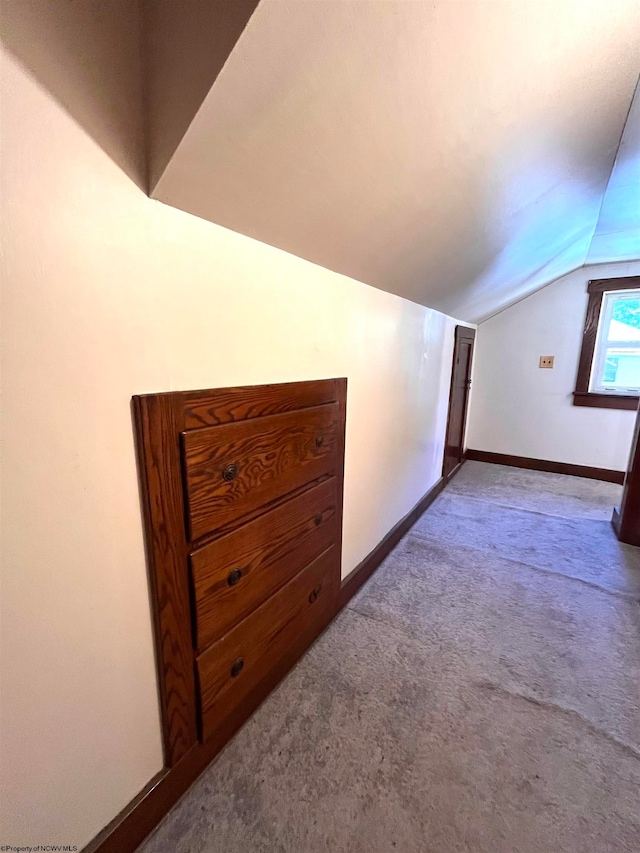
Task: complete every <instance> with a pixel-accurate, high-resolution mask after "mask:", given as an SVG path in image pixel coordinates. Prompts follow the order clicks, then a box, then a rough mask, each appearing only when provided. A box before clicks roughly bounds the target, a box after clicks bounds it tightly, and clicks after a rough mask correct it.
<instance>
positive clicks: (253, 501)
mask: <svg viewBox="0 0 640 853" xmlns="http://www.w3.org/2000/svg"><path fill="white" fill-rule="evenodd" d="M339 414H340V413H339V406H338V404H337V403H330V404H328V405H325V406H318V407H316V408H312V409H303V410H301V411H296V412H291V413H288V414H281V415H270V416H268V417H264V418H261V419H260V421H257V420H255V419H254V420H248V421H240V422H238V423H233V424H225V425H222V426H217V427H208V428H205V429H200V430H192V431H190V432H185V433H184V434H183V442H184V461H185V482H186V490H187V497H188V501H187V503H188V516H189V527H190V535H191V538H192V539H198V538H199V537H201V536H204V535H205V534H207V533H210V532H211V531H213V530H216V529H217V528H219V527H223V526H224V525H225V524H228V523H229V522H231V521H233V520H234V519H236V518H240V517H241V516H242V515H244V514H245V513H247V512H249V511H250V510H253V509H255V508H256V507H258V506H261V505H264V504H267V503H269V502H270V501H273V500H275V499H276V498H278V497H280V496H282V495H284V494H287V493H288V492H290V491H292V490H293V489H296V488H299V487H300V486H303V485H304V484H305V483H308V482H311V481H312V480H315V479H317V478H318V477H321V476H322V475H324V474H332V473H335V472H336V470H337V468H338V464H339V463H338V452H337V451H338V449H339V435H338V433H339ZM229 464H234V465H236V466H237V475H236V476H235V477H234V479H231V480H229V481H227V480H225V478H224V471H225V469H226V467H227V466H228V465H229Z"/></svg>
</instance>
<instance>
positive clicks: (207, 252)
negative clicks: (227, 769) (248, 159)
mask: <svg viewBox="0 0 640 853" xmlns="http://www.w3.org/2000/svg"><path fill="white" fill-rule="evenodd" d="M2 111H3V139H2V205H3V228H2V230H3V238H4V252H5V257H4V265H5V267H4V274H3V293H2V300H3V301H2V313H3V329H2V369H3V388H2V392H3V408H4V411H5V416H4V421H3V434H2V474H3V495H4V501H3V506H2V511H3V516H2V523H3V579H2V585H3V586H2V607H3V613H2V650H3V659H2V678H3V684H2V688H3V704H2V737H3V756H2V771H3V773H4V774H5V777H4V782H3V784H4V793H3V798H2V802H3V806H4V815H3V827H2V832H1V836H2V843H9V844H21V845H33V844H42V843H47V844H75V845H78V846H82V845H84V844H85V843H87V842H88V841H89V839H90V838H91V837H92V836H93V835H94V834H95V833H97V832H98V831H99V830H100V829H101V827H102V826H103V825H104V824H106V823H107V822H108V821H109V820H110V819H111V818H113V817H114V815H115V814H116V813H117V812H118V811H119V810H120V809H121V808H122V807H123V806H124V805H125V804H126V803H127V802H128V801H129V800H130V799H131V798H132V797H133V796H134V795H135V794H136V793H137V792H138V791H139V790H140V789H141V788H142V787H143V786H144V785H145V783H146V782H147V781H148V780H149V779H150V777H151V776H152V775H153V774H154V773H155V772H156V771H158V770H159V769H160V767H161V764H162V756H161V748H160V735H159V723H158V710H157V699H156V683H155V673H154V661H153V650H152V637H151V625H150V617H149V603H148V593H147V579H146V570H145V561H144V553H143V542H142V528H141V520H140V510H139V502H138V489H137V482H136V473H135V460H134V448H133V436H132V427H131V418H130V409H129V404H130V398H131V395H132V394H138V393H144V392H152V391H164V390H170V389H185V388H199V387H215V386H223V385H234V384H239V383H263V382H281V381H288V380H299V379H315V378H319V377H331V376H347V377H348V378H349V397H348V416H347V457H346V481H345V518H344V525H345V527H344V534H345V535H344V559H343V570H344V572H345V573H346V572H348V571H349V570H351V569H352V568H353V567H354V566H355V565H356V564H357V563H358V562H359V561H360V560H361V559H362V558H363V557H364V556H365V555H366V554H367V553H368V552H369V551H370V550H371V548H373V547H374V546H375V545H376V543H377V542H378V541H379V540H380V539H381V538H382V536H383V535H384V534H385V533H386V532H387V531H388V530H389V529H390V528H391V527H392V526H393V525H394V524H395V523H396V522H397V521H398V519H399V518H401V517H402V516H403V515H404V514H405V513H406V512H407V511H408V510H409V509H410V508H411V507H412V506H413V505H414V504H415V503H416V501H417V500H418V499H419V498H420V497H421V496H422V495H423V494H424V493H425V492H426V491H427V490H428V489H429V487H430V486H431V485H432V484H433V483H434V482H435V481H436V480H437V479H438V477H439V475H440V468H441V464H442V452H443V433H444V424H445V419H446V408H447V397H448V385H449V373H450V358H451V351H452V339H453V327H454V321H453V320H451V319H450V318H447V317H445V316H444V315H442V314H439V313H437V312H434V311H431V310H428V309H426V308H423V307H420V306H418V305H415V304H413V303H411V302H407V301H405V300H403V299H401V298H399V297H396V296H392V295H390V294H387V293H384V292H382V291H379V290H375V289H373V288H370V287H367V286H365V285H363V284H360V283H358V282H356V281H353V280H351V279H348V278H345V277H343V276H340V275H337V274H335V273H331V272H328V271H327V270H325V269H322V268H320V267H317V266H314V265H312V264H310V263H308V262H305V261H302V260H300V259H298V258H295V257H293V256H291V255H287V254H285V253H283V252H281V251H278V250H276V249H273V248H270V247H268V246H265V245H263V244H261V243H258V242H255V241H252V240H250V239H249V238H246V237H242V236H240V235H238V234H235V233H232V232H230V231H226V230H224V229H223V228H220V227H217V226H215V225H212V224H210V223H208V222H205V221H203V220H200V219H197V218H195V217H192V216H189V215H187V214H184V213H181V212H180V211H177V210H175V209H173V208H170V207H166V206H164V205H162V204H160V203H158V202H154V201H151V200H149V199H148V198H147V197H146V196H145V195H144V194H143V193H142V192H141V191H140V189H139V188H138V187H137V186H136V185H135V183H133V182H132V181H131V180H130V179H129V178H128V177H127V176H126V175H125V173H124V172H123V171H122V170H121V168H119V166H118V165H116V163H114V162H113V160H112V159H110V157H109V156H108V155H107V154H105V152H104V150H103V149H102V148H101V147H100V146H99V144H98V143H97V142H96V140H95V138H94V137H93V136H90V135H89V134H88V133H87V132H86V131H85V130H83V129H82V128H81V127H80V126H79V125H78V124H77V123H76V122H75V120H74V119H73V118H71V117H70V115H69V114H68V113H67V112H65V111H64V110H63V109H62V108H61V107H60V106H59V104H58V103H57V102H56V101H55V100H54V99H53V98H52V97H51V95H50V94H49V93H48V91H46V90H45V89H44V88H42V87H41V86H40V85H39V84H38V83H36V82H35V81H34V79H33V78H32V77H31V76H30V75H29V74H28V73H27V72H25V71H24V70H23V69H22V67H21V66H20V65H18V63H17V62H15V61H14V60H13V59H12V58H6V59H5V62H4V65H3V100H2Z"/></svg>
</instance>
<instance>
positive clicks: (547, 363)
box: [540, 355, 555, 369]
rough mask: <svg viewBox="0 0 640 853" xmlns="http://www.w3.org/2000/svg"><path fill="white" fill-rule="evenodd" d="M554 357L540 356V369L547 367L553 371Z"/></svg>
mask: <svg viewBox="0 0 640 853" xmlns="http://www.w3.org/2000/svg"><path fill="white" fill-rule="evenodd" d="M554 358H555V356H554V355H541V356H540V367H546V368H548V369H551V368H552V367H553V360H554Z"/></svg>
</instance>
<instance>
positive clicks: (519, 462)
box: [466, 450, 624, 486]
mask: <svg viewBox="0 0 640 853" xmlns="http://www.w3.org/2000/svg"><path fill="white" fill-rule="evenodd" d="M466 458H467V459H473V460H475V461H476V462H491V463H492V464H494V465H508V466H510V467H511V468H527V469H529V470H531V471H547V472H548V473H550V474H569V475H571V476H572V477H586V478H587V479H589V480H603V481H604V482H606V483H617V484H618V485H620V486H621V485H622V483H623V482H624V471H614V470H613V469H611V468H592V467H590V466H589V465H572V464H571V463H569V462H551V461H550V460H548V459H531V458H530V457H528V456H510V455H509V454H507V453H491V452H490V451H488V450H467V452H466Z"/></svg>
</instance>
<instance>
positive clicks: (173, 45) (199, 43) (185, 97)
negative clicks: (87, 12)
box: [143, 0, 259, 195]
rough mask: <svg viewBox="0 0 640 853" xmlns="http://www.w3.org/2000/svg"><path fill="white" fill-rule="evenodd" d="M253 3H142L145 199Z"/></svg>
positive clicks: (223, 0)
mask: <svg viewBox="0 0 640 853" xmlns="http://www.w3.org/2000/svg"><path fill="white" fill-rule="evenodd" d="M258 2H259V0H233V2H232V3H230V2H229V0H189V3H188V4H187V5H184V4H182V2H181V0H144V3H143V21H144V76H145V99H146V110H147V147H148V182H149V193H150V194H151V195H152V194H153V190H154V189H155V187H156V185H157V183H158V181H159V180H160V178H161V177H162V173H163V172H164V170H165V169H166V167H167V164H168V163H169V160H170V159H171V157H172V156H173V154H174V152H175V150H176V148H177V147H178V145H179V144H180V140H181V139H182V137H183V136H184V134H185V133H186V131H187V129H188V127H189V125H190V124H191V121H192V120H193V117H194V116H195V114H196V113H197V111H198V109H199V108H200V105H201V104H202V102H203V101H204V99H205V97H206V95H207V94H208V92H209V90H210V89H211V87H212V86H213V84H214V82H215V80H216V77H217V76H218V74H219V73H220V71H221V70H222V68H223V66H224V64H225V62H226V61H227V59H228V57H229V54H230V53H231V51H232V50H233V48H234V46H235V44H236V42H237V41H238V39H239V38H240V35H241V34H242V31H243V30H244V28H245V27H246V25H247V23H248V21H249V18H250V17H251V15H252V14H253V12H254V10H255V8H256V6H257V5H258Z"/></svg>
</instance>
